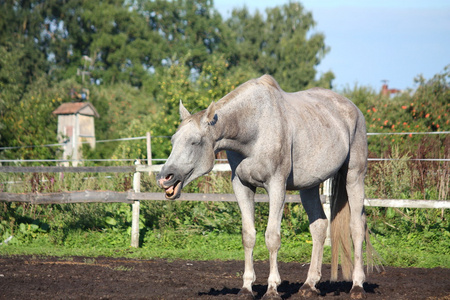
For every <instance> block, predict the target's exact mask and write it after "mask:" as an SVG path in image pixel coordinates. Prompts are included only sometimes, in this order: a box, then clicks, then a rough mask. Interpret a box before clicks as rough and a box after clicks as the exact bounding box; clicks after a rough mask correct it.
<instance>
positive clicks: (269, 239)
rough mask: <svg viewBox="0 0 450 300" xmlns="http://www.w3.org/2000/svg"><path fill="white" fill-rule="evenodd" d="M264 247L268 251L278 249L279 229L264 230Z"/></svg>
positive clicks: (279, 240)
mask: <svg viewBox="0 0 450 300" xmlns="http://www.w3.org/2000/svg"><path fill="white" fill-rule="evenodd" d="M265 237H266V247H267V249H268V250H269V251H278V249H279V248H280V245H281V235H280V232H279V231H273V230H267V231H266V235H265Z"/></svg>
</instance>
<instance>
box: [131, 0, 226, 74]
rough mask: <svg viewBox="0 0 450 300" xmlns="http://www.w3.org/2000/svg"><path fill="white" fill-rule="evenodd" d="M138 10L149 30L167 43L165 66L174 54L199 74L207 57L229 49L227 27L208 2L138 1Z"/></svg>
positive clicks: (193, 0)
mask: <svg viewBox="0 0 450 300" xmlns="http://www.w3.org/2000/svg"><path fill="white" fill-rule="evenodd" d="M138 10H139V11H140V12H141V14H142V15H144V16H145V18H146V19H147V20H148V24H149V26H150V28H151V30H153V31H154V32H158V33H159V34H160V36H161V37H162V38H163V39H164V41H165V42H166V44H165V45H164V46H163V47H164V51H165V52H166V56H165V57H163V59H164V60H163V64H164V65H165V66H170V64H171V63H172V61H171V59H172V57H173V56H174V55H176V56H177V57H188V58H187V60H186V61H185V63H186V64H187V65H188V67H189V68H194V69H196V70H197V71H198V72H201V70H202V66H203V63H204V62H206V61H207V60H208V57H209V56H210V55H212V54H215V53H226V52H228V51H229V50H230V48H231V46H230V44H229V43H230V41H231V39H230V32H229V30H228V27H227V26H225V24H224V23H223V21H222V17H221V16H220V14H219V13H218V12H217V11H216V10H215V9H214V6H213V1H211V0H175V1H167V0H156V1H147V0H141V1H139V8H138ZM188 53H189V55H188ZM187 55H188V56H187Z"/></svg>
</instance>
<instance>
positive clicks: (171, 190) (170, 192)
mask: <svg viewBox="0 0 450 300" xmlns="http://www.w3.org/2000/svg"><path fill="white" fill-rule="evenodd" d="M164 189H165V190H166V199H169V200H174V199H176V198H178V197H179V195H180V191H181V181H177V182H175V184H174V185H172V186H169V187H167V188H164Z"/></svg>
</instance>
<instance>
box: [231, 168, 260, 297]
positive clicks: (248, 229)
mask: <svg viewBox="0 0 450 300" xmlns="http://www.w3.org/2000/svg"><path fill="white" fill-rule="evenodd" d="M233 189H234V193H235V195H236V198H237V201H238V204H239V208H240V210H241V215H242V245H243V246H244V253H245V269H244V276H243V281H244V283H243V285H242V289H241V290H240V292H239V297H240V298H248V299H253V292H252V285H253V282H255V280H256V275H255V270H254V268H253V248H254V247H255V241H256V230H255V205H254V196H255V188H254V187H248V186H246V185H243V184H242V183H241V181H240V180H239V178H238V177H234V178H233Z"/></svg>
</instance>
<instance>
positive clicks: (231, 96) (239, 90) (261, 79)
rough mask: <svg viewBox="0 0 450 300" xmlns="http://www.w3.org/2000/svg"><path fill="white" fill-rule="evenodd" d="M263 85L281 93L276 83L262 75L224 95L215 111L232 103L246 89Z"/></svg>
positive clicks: (268, 76)
mask: <svg viewBox="0 0 450 300" xmlns="http://www.w3.org/2000/svg"><path fill="white" fill-rule="evenodd" d="M259 84H263V85H265V86H266V87H268V88H274V89H276V90H279V91H281V88H280V86H279V85H278V82H277V81H276V80H275V78H273V77H272V76H270V75H267V74H266V75H263V76H261V77H259V78H256V79H251V80H249V81H247V82H244V83H243V84H241V85H240V86H238V87H237V88H236V89H234V90H232V91H231V92H229V93H228V94H227V95H225V96H224V97H223V98H222V99H220V100H219V101H218V102H217V103H216V107H217V109H219V108H221V107H223V106H224V105H226V104H227V103H229V102H230V101H232V100H233V99H234V98H236V97H237V96H238V95H239V94H241V93H243V92H245V91H247V90H248V89H251V88H254V87H255V86H256V85H259Z"/></svg>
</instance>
